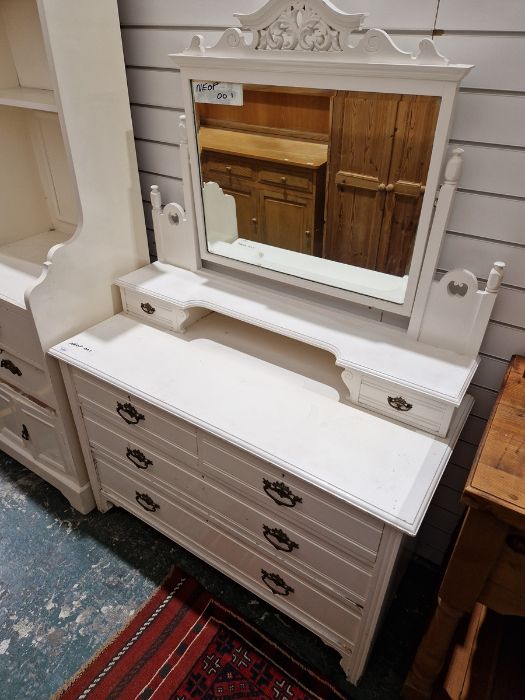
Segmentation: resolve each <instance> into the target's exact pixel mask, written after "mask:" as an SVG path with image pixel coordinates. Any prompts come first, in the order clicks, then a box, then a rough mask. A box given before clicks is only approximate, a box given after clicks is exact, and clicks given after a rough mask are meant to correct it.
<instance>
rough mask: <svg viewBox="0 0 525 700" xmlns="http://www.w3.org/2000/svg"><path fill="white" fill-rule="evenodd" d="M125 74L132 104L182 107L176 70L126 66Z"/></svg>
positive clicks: (178, 77) (178, 76)
mask: <svg viewBox="0 0 525 700" xmlns="http://www.w3.org/2000/svg"><path fill="white" fill-rule="evenodd" d="M126 75H127V77H128V90H129V99H130V102H131V103H132V104H142V105H154V106H160V107H173V108H179V109H180V108H181V107H182V99H181V96H180V75H179V72H178V71H168V70H147V69H145V68H127V69H126Z"/></svg>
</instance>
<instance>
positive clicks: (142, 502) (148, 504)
mask: <svg viewBox="0 0 525 700" xmlns="http://www.w3.org/2000/svg"><path fill="white" fill-rule="evenodd" d="M135 500H136V501H137V503H138V504H139V506H141V507H142V508H144V510H147V511H148V512H149V513H154V512H155V511H156V510H159V508H160V506H159V504H158V503H155V501H154V500H153V498H151V496H148V494H147V493H139V492H138V491H135Z"/></svg>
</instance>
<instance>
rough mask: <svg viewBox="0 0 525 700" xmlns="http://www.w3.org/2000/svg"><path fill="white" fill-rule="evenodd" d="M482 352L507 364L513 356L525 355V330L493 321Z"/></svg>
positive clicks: (482, 346) (486, 334)
mask: <svg viewBox="0 0 525 700" xmlns="http://www.w3.org/2000/svg"><path fill="white" fill-rule="evenodd" d="M481 352H483V353H486V354H487V355H491V356H492V357H499V358H500V359H502V360H506V361H507V362H508V361H509V360H510V358H511V357H512V356H513V355H525V329H523V328H517V327H515V326H506V325H504V324H502V323H495V322H493V321H491V322H490V323H489V326H488V328H487V332H486V333H485V338H484V340H483V343H482V344H481Z"/></svg>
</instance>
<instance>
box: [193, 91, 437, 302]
mask: <svg viewBox="0 0 525 700" xmlns="http://www.w3.org/2000/svg"><path fill="white" fill-rule="evenodd" d="M192 92H193V98H194V106H195V111H194V113H195V121H196V130H197V140H198V148H199V158H200V170H201V172H200V174H201V185H202V194H203V205H204V207H203V208H204V218H205V226H206V245H207V249H208V251H209V252H210V253H214V254H216V255H220V256H225V257H228V258H231V259H234V260H238V261H241V262H245V263H249V264H251V265H257V266H259V267H264V268H268V269H271V270H274V271H277V272H282V273H285V274H288V275H293V276H295V277H300V278H303V279H307V280H311V281H314V282H320V283H322V284H326V285H330V286H332V287H338V288H340V289H344V290H348V291H354V292H358V293H361V294H366V295H368V296H372V297H376V298H380V299H385V300H388V301H391V302H394V303H398V304H402V303H403V301H404V298H405V292H406V286H407V281H408V272H409V268H410V261H411V258H412V252H413V248H414V240H415V237H416V232H417V228H418V222H419V215H420V211H421V205H422V201H423V195H424V192H425V184H426V179H427V174H428V169H429V164H430V157H431V153H432V144H433V140H434V133H435V129H436V122H437V117H438V112H439V107H440V98H439V97H435V96H424V95H401V94H392V93H377V92H352V91H338V90H320V89H309V88H292V87H277V86H271V85H251V84H244V85H241V84H232V83H218V82H206V81H193V84H192Z"/></svg>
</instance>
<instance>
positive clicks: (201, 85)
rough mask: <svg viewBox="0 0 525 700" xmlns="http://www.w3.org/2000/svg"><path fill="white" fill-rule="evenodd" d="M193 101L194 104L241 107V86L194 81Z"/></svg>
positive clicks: (237, 84) (238, 84)
mask: <svg viewBox="0 0 525 700" xmlns="http://www.w3.org/2000/svg"><path fill="white" fill-rule="evenodd" d="M193 99H194V100H195V102H204V103H206V104H214V105H234V106H237V107H242V105H243V94H242V84H240V83H219V82H216V81H211V80H194V81H193Z"/></svg>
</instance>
